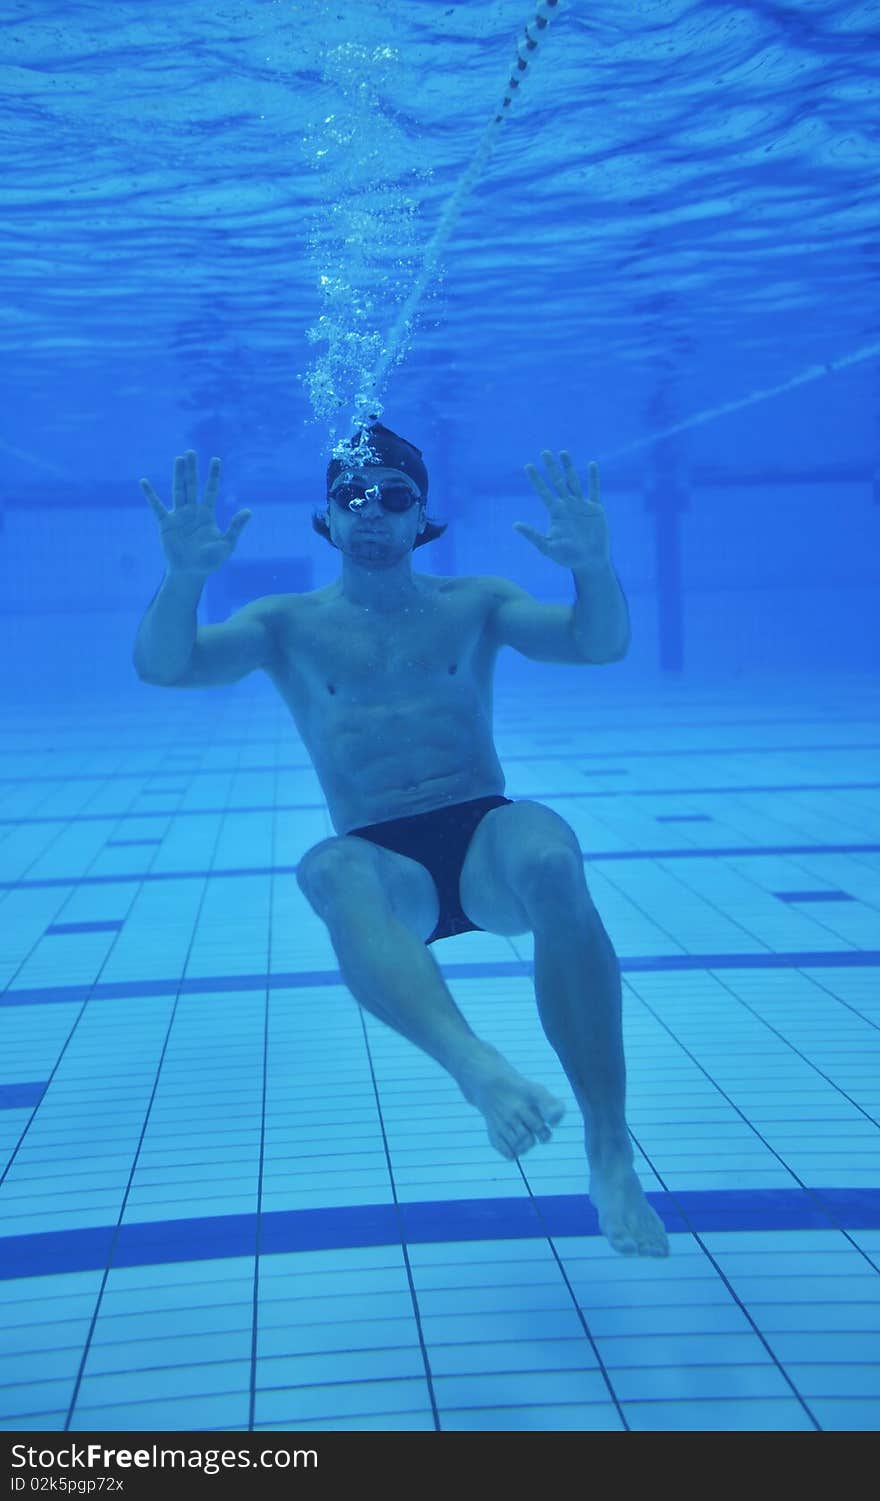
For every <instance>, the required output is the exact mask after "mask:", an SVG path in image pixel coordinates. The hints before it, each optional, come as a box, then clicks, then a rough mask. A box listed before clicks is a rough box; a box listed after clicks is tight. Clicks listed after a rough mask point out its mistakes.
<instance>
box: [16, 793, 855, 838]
mask: <svg viewBox="0 0 880 1501" xmlns="http://www.w3.org/2000/svg"><path fill="white" fill-rule="evenodd" d="M878 789H880V782H773V783H762V784H760V785H759V786H746V785H743V786H737V787H626V788H617V787H607V788H603V789H602V790H601V791H599V792H592V791H589V790H588V789H587V788H583V789H578V790H577V791H576V792H559V791H553V792H530V793H529V797H530V798H531V799H533V800H534V801H536V802H549V801H551V800H553V799H555V800H557V801H558V800H559V799H561V798H573V797H576V798H586V797H592V798H603V797H730V796H738V795H739V794H740V793H750V792H778V793H785V792H876V791H877V790H878ZM524 795H525V794H523V796H524ZM324 808H325V804H324V803H322V802H310V803H240V804H234V805H233V806H231V807H229V808H175V809H174V817H175V818H220V817H223V818H227V817H229V816H230V815H232V814H242V815H243V814H247V813H320V812H322V811H323V810H324ZM167 817H168V814H167V813H163V812H161V811H160V810H159V809H156V808H150V809H146V808H139V809H138V810H137V812H132V811H131V810H130V809H128V808H126V809H120V810H119V812H117V813H68V814H65V813H56V814H54V815H52V814H39V815H34V816H33V817H30V818H0V827H3V828H8V827H12V828H17V827H19V826H20V825H25V824H44V823H61V824H69V823H118V821H119V820H120V819H121V818H124V819H129V818H132V819H134V818H138V819H144V818H167Z"/></svg>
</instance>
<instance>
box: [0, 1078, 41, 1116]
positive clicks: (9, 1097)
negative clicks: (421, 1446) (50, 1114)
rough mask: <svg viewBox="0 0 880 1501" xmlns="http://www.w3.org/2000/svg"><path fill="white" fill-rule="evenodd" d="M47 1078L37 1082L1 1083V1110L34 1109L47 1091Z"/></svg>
mask: <svg viewBox="0 0 880 1501" xmlns="http://www.w3.org/2000/svg"><path fill="white" fill-rule="evenodd" d="M46 1083H47V1081H46V1080H45V1079H40V1080H38V1081H37V1082H36V1083H25V1084H0V1110H33V1108H34V1106H35V1105H39V1103H40V1101H41V1099H42V1098H43V1095H44V1094H45V1091H46Z"/></svg>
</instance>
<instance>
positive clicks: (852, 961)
mask: <svg viewBox="0 0 880 1501" xmlns="http://www.w3.org/2000/svg"><path fill="white" fill-rule="evenodd" d="M877 967H880V949H837V950H820V951H819V952H818V953H815V954H808V953H801V954H770V953H767V954H658V955H657V956H656V957H652V956H650V955H633V956H631V957H630V958H623V959H621V960H620V968H621V970H622V971H623V973H624V974H658V973H662V972H663V971H670V970H715V969H875V968H877ZM440 968H441V970H442V972H443V975H444V976H445V977H446V978H447V979H449V980H486V979H510V978H517V977H520V976H526V977H530V976H531V975H532V974H533V972H534V966H533V964H532V962H531V960H528V959H507V960H503V961H501V962H496V963H493V964H485V963H483V964H480V963H477V962H472V963H470V964H467V963H459V964H441V966H440ZM342 983H343V982H342V977H341V975H340V973H339V971H338V970H335V969H315V970H299V971H296V970H291V971H289V972H287V973H280V974H274V975H267V974H265V973H263V974H258V973H255V974H250V975H196V976H193V977H192V978H188V979H173V978H170V977H168V976H165V977H159V976H153V977H152V978H151V977H150V976H145V977H144V978H142V979H138V980H112V981H105V982H98V983H96V984H94V985H49V986H40V987H38V988H30V987H27V988H25V987H22V988H21V989H19V990H16V989H15V988H14V987H10V988H9V989H8V990H5V991H4V992H3V993H2V994H0V1006H52V1005H64V1004H70V1005H81V1004H82V1002H83V1001H88V1000H93V1001H116V1000H125V999H127V998H133V997H138V996H160V995H206V994H211V993H213V992H220V993H226V994H229V993H231V992H234V991H238V990H253V991H258V992H260V993H262V992H264V991H266V990H269V991H272V990H304V989H309V988H318V987H321V986H325V985H342Z"/></svg>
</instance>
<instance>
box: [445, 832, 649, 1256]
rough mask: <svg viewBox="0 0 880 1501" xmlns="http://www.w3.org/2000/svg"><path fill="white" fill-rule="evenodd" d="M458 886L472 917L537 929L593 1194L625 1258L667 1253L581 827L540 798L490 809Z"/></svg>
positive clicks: (549, 1030) (539, 989) (550, 1031)
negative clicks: (647, 1179)
mask: <svg viewBox="0 0 880 1501" xmlns="http://www.w3.org/2000/svg"><path fill="white" fill-rule="evenodd" d="M490 819H491V820H492V824H491V825H490ZM484 831H485V832H484ZM481 834H483V838H482V840H480V843H478V842H477V841H478V840H479V839H480V835H481ZM472 857H473V858H472ZM461 889H462V902H463V905H464V907H465V911H466V912H467V913H468V915H469V916H470V918H471V921H473V922H478V923H479V924H480V925H481V926H482V927H487V928H490V929H492V928H494V930H495V931H502V932H505V931H507V932H509V931H511V927H510V924H511V923H512V922H513V921H515V917H516V909H517V908H518V909H519V913H520V914H521V917H520V921H521V923H522V924H523V927H527V928H531V930H532V932H533V933H534V938H535V995H536V999H537V1002H538V1010H539V1014H540V1017H541V1023H542V1026H543V1028H544V1031H545V1033H546V1035H547V1038H548V1041H549V1042H550V1043H551V1045H552V1047H553V1048H554V1050H555V1052H556V1053H557V1055H558V1057H559V1060H560V1062H561V1063H562V1066H563V1068H564V1069H565V1072H566V1074H567V1076H568V1079H569V1081H570V1083H571V1086H572V1089H573V1090H574V1094H575V1098H576V1099H577V1102H578V1104H579V1106H580V1108H581V1111H582V1114H583V1117H584V1128H585V1141H586V1147H587V1156H588V1159H589V1164H590V1197H591V1199H592V1200H593V1203H594V1204H595V1206H596V1209H597V1211H598V1214H599V1220H600V1224H601V1227H602V1230H603V1233H604V1234H605V1235H607V1237H608V1239H609V1241H610V1242H611V1244H612V1245H613V1246H614V1248H615V1250H618V1251H620V1252H622V1253H623V1254H624V1255H648V1256H663V1255H666V1254H668V1249H669V1246H668V1241H667V1238H666V1233H665V1231H664V1229H663V1226H662V1224H661V1222H660V1220H659V1219H658V1217H657V1215H656V1214H655V1213H654V1211H653V1209H652V1208H651V1206H650V1205H649V1204H648V1202H647V1200H646V1199H645V1196H644V1193H643V1191H642V1187H641V1185H640V1183H639V1181H638V1178H637V1176H636V1173H635V1171H634V1169H633V1165H632V1162H633V1154H632V1145H631V1141H630V1136H629V1130H628V1128H627V1124H626V1113H625V1097H626V1069H625V1064H624V1054H623V1033H622V1020H621V986H620V966H619V964H618V961H617V956H616V954H615V952H614V949H613V947H612V944H611V940H610V938H609V937H608V934H607V933H606V932H605V928H604V926H603V924H602V920H601V918H600V916H599V913H598V912H597V911H596V908H595V906H594V905H593V902H592V899H591V897H590V894H589V891H588V889H587V883H586V880H585V879H584V870H583V857H582V855H581V851H580V848H579V846H578V843H577V839H576V837H575V835H574V833H573V831H572V830H571V829H570V828H569V827H568V825H567V824H566V823H565V822H564V820H562V819H560V818H558V817H557V815H556V814H555V813H553V812H552V811H551V810H550V809H548V808H543V807H541V805H540V804H536V803H513V804H511V805H509V806H508V807H504V808H498V809H496V810H494V812H492V813H489V814H487V816H486V818H485V819H484V821H483V824H481V825H480V828H479V829H478V830H477V833H476V835H475V836H474V840H473V843H472V846H471V849H470V850H469V852H468V860H467V862H466V865H465V869H464V871H463V873H462V883H461ZM493 917H494V919H495V922H493ZM499 920H500V924H501V926H500V927H496V926H495V923H497V922H499ZM523 927H520V931H522V930H523Z"/></svg>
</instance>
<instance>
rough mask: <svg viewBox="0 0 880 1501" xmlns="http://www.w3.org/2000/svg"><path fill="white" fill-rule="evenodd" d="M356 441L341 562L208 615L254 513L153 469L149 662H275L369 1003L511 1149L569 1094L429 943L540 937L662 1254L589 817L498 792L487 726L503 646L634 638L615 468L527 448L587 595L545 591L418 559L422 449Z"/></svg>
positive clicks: (607, 1186) (562, 558)
mask: <svg viewBox="0 0 880 1501" xmlns="http://www.w3.org/2000/svg"><path fill="white" fill-rule="evenodd" d="M352 443H353V445H354V446H353V447H352V449H351V450H350V452H349V456H348V457H347V458H346V460H345V462H344V463H343V461H342V460H340V459H338V458H337V459H333V460H332V461H331V463H330V464H329V467H328V469H327V499H326V508H325V510H324V511H323V512H322V513H316V515H315V517H314V518H313V525H314V527H315V530H317V531H319V532H320V533H321V535H323V536H324V537H326V538H327V540H328V541H329V542H331V543H332V545H333V546H334V547H335V548H337V549H338V551H339V554H340V559H341V571H340V574H339V577H338V578H337V579H336V581H335V582H334V583H331V584H329V585H327V586H326V587H325V588H322V589H316V590H313V591H311V592H309V593H305V594H277V595H271V596H268V597H266V598H264V599H258V600H255V601H254V602H253V603H252V604H249V605H246V606H245V607H244V609H241V610H238V611H237V612H236V613H235V614H234V615H232V616H231V617H230V619H229V620H227V621H225V622H224V623H223V624H222V625H209V626H198V625H197V620H196V607H197V604H198V601H199V597H200V595H201V592H202V588H203V586H204V583H205V580H206V578H207V577H208V576H209V575H210V574H211V573H213V572H215V571H216V569H218V568H219V567H221V566H222V564H223V563H224V562H225V561H226V560H227V558H229V556H230V555H231V554H232V552H233V550H234V548H235V546H236V543H237V541H238V538H239V536H240V534H241V531H242V528H243V527H244V526H245V525H246V523H247V521H248V520H249V518H250V514H251V513H250V512H249V511H240V512H238V513H237V515H236V516H234V517H233V519H232V521H231V523H230V525H229V527H228V528H227V530H226V531H225V532H221V531H220V530H219V528H218V526H217V524H216V520H215V514H214V508H215V504H216V500H217V491H218V487H219V481H220V460H219V459H216V458H215V459H212V460H211V464H210V470H209V475H208V481H207V486H206V490H205V496H204V500H203V502H201V503H200V502H199V500H198V483H197V465H196V455H195V453H194V452H192V451H191V450H190V451H188V452H187V453H186V454H185V455H183V456H181V457H178V458H177V459H176V461H175V466H174V482H173V508H172V509H171V510H170V511H169V510H166V508H165V506H164V505H163V503H162V501H161V500H160V499H159V497H158V496H157V494H156V492H155V491H154V490H153V489H152V487H151V485H150V484H149V483H148V481H147V480H142V481H141V485H142V488H143V490H144V493H145V495H146V497H147V500H148V502H149V504H150V506H151V508H152V510H153V512H154V514H155V516H156V519H157V521H158V523H159V527H160V532H161V539H162V545H163V548H164V552H165V558H166V563H167V571H166V575H165V579H164V582H163V583H162V586H161V588H160V589H159V591H158V593H157V595H156V597H155V598H154V600H153V601H152V603H151V604H150V606H149V608H148V610H147V612H146V614H145V616H144V618H143V620H142V622H141V625H140V628H139V631H138V635H137V640H136V643H135V649H134V665H135V669H136V671H137V673H138V675H139V677H140V678H141V679H142V680H143V681H144V682H147V683H153V684H158V685H162V686H168V687H171V686H174V687H179V688H189V687H206V686H214V685H220V684H224V683H234V682H236V681H238V679H240V678H242V677H244V676H245V675H246V674H247V673H249V672H252V671H254V670H255V669H256V668H262V669H263V671H265V672H266V673H268V675H269V677H270V678H271V679H272V681H273V682H274V684H275V686H276V688H277V689H278V691H279V693H280V694H281V696H282V698H283V699H284V701H285V703H286V704H287V706H288V708H289V709H290V712H291V715H292V717H293V720H294V723H295V724H296V727H297V729H298V731H299V734H300V736H301V737H302V740H303V743H304V744H305V746H306V749H307V750H308V753H309V755H310V757H311V759H312V763H313V765H314V768H315V771H316V773H317V776H318V779H319V781H320V784H321V787H322V789H323V792H324V795H325V797H326V799H327V805H328V809H329V812H330V817H331V819H332V823H333V827H334V828H335V829H336V831H337V832H336V835H335V837H333V838H330V839H323V840H321V841H320V842H319V843H318V844H316V845H315V846H314V848H312V849H310V850H309V851H308V852H307V853H306V854H305V856H304V857H303V859H302V860H301V862H300V864H299V867H298V870H297V879H298V881H299V885H300V887H301V889H302V891H303V892H304V894H305V896H306V897H307V899H308V901H309V902H310V903H311V905H312V907H313V908H314V910H315V911H316V912H317V913H318V915H319V916H320V917H321V919H322V920H323V922H324V923H325V924H326V926H327V929H328V931H329V934H330V939H331V942H332V944H333V948H334V950H335V953H336V956H337V959H338V961H339V966H340V970H341V973H342V976H343V979H344V980H345V982H346V984H347V985H348V987H349V989H350V990H351V992H352V994H353V995H354V996H355V998H356V1000H357V1001H358V1002H359V1003H360V1005H361V1006H363V1007H364V1008H365V1009H366V1010H367V1011H369V1012H371V1013H372V1014H373V1015H374V1016H377V1017H379V1018H380V1019H381V1020H382V1021H384V1022H386V1023H387V1024H388V1025H389V1026H390V1027H393V1028H394V1029H395V1030H396V1031H398V1032H400V1033H402V1034H403V1036H404V1037H407V1038H409V1040H410V1041H411V1042H413V1043H415V1044H416V1046H417V1047H419V1048H422V1049H423V1050H424V1051H425V1052H426V1053H428V1054H429V1055H430V1056H431V1057H432V1058H434V1059H436V1061H437V1062H438V1063H440V1064H441V1065H442V1066H443V1067H444V1068H445V1069H447V1070H448V1072H449V1073H450V1074H451V1075H452V1077H453V1078H454V1079H455V1080H456V1082H457V1083H458V1085H459V1087H460V1089H461V1091H462V1093H463V1095H464V1097H465V1099H466V1100H468V1101H469V1102H470V1103H471V1104H472V1105H474V1106H476V1108H477V1109H479V1110H481V1111H482V1113H483V1115H484V1117H485V1119H486V1124H487V1126H488V1130H489V1137H490V1139H491V1141H492V1143H493V1145H494V1146H495V1147H496V1148H497V1149H498V1151H499V1152H501V1154H502V1155H503V1156H504V1157H507V1158H510V1159H512V1158H516V1157H519V1156H521V1155H522V1153H524V1152H526V1151H528V1150H529V1148H530V1147H533V1146H534V1145H535V1143H536V1142H546V1141H549V1139H550V1136H551V1131H552V1127H553V1126H554V1125H556V1124H557V1123H558V1121H559V1120H560V1119H561V1117H562V1114H563V1106H562V1104H561V1102H560V1101H558V1100H556V1099H554V1098H553V1096H552V1095H551V1094H550V1093H549V1092H548V1091H547V1090H546V1089H544V1088H542V1087H541V1086H540V1085H537V1084H533V1083H530V1082H529V1081H528V1080H526V1079H524V1078H523V1077H522V1076H521V1075H520V1074H519V1073H517V1072H516V1070H515V1069H513V1068H512V1067H511V1065H510V1064H509V1063H508V1062H507V1061H506V1060H505V1059H504V1058H503V1057H502V1056H501V1054H500V1053H499V1052H498V1051H497V1050H496V1049H495V1048H493V1047H491V1046H489V1044H487V1043H485V1042H483V1041H482V1040H481V1039H480V1038H478V1037H477V1036H476V1035H475V1034H474V1033H473V1032H472V1031H471V1029H470V1027H469V1026H468V1024H467V1022H466V1021H465V1019H464V1017H463V1016H462V1014H461V1012H460V1011H459V1010H458V1007H457V1006H456V1004H455V1001H454V1000H453V998H452V995H451V994H450V992H449V990H448V989H447V987H446V985H445V983H444V981H443V978H442V975H441V973H440V970H439V968H438V966H437V964H436V963H435V961H434V958H433V956H432V955H431V954H430V953H429V951H428V947H427V945H428V944H432V943H435V942H437V941H438V940H439V939H441V938H444V937H448V936H450V935H451V934H455V933H463V932H467V931H469V930H474V929H485V930H486V931H488V932H492V933H499V934H520V933H525V932H529V931H531V932H532V933H533V934H534V947H535V961H534V976H535V994H536V999H537V1003H538V1010H539V1014H540V1018H541V1023H542V1025H543V1028H544V1031H545V1033H546V1035H547V1038H548V1040H549V1041H550V1043H551V1045H552V1047H553V1048H554V1049H555V1051H556V1053H557V1054H558V1056H559V1059H560V1061H561V1063H562V1065H563V1068H564V1069H565V1072H566V1074H567V1076H568V1079H569V1080H570V1082H571V1086H572V1089H573V1090H574V1093H575V1097H576V1099H577V1102H578V1105H579V1107H580V1109H581V1111H582V1113H583V1117H584V1124H585V1140H586V1149H587V1157H588V1161H589V1167H590V1185H589V1192H590V1197H591V1199H592V1200H593V1203H594V1205H595V1207H596V1210H597V1213H598V1216H599V1223H600V1226H601V1229H602V1232H603V1234H604V1235H606V1236H607V1238H608V1240H609V1242H610V1244H611V1245H612V1246H613V1247H614V1249H615V1250H617V1251H619V1252H621V1253H622V1254H624V1255H630V1256H632V1255H642V1256H666V1255H668V1251H669V1245H668V1241H667V1237H666V1233H665V1231H664V1229H663V1226H662V1224H661V1222H660V1220H659V1218H658V1217H657V1215H656V1214H655V1213H654V1210H653V1209H652V1208H651V1206H650V1205H649V1204H648V1202H647V1200H646V1198H645V1195H644V1193H643V1191H642V1187H641V1184H640V1183H639V1180H638V1178H637V1176H636V1174H635V1171H634V1169H633V1165H632V1164H633V1155H632V1146H631V1143H630V1136H629V1131H628V1129H627V1124H626V1119H625V1079H626V1075H625V1065H624V1055H623V1038H622V1029H621V987H620V970H619V965H618V961H617V957H616V954H615V952H614V949H613V947H612V945H611V941H610V939H609V938H608V935H607V934H606V932H605V929H604V927H603V925H602V921H601V919H600V917H599V914H598V912H597V911H596V908H595V906H594V905H593V902H592V899H591V897H590V893H589V891H588V888H587V883H586V880H585V877H584V862H583V855H582V852H581V849H580V846H579V844H578V840H577V837H576V835H575V833H574V831H573V830H572V829H571V828H570V827H569V825H568V824H567V823H566V822H565V820H564V819H563V818H561V817H560V816H559V814H557V813H555V812H553V811H552V810H551V809H550V808H546V807H544V806H543V805H542V804H540V803H536V802H532V801H529V800H528V799H521V800H517V801H511V800H510V799H509V798H506V797H505V796H504V795H503V789H504V774H503V772H502V769H501V765H500V762H499V760H498V756H497V753H496V750H495V746H494V743H493V739H492V724H491V703H492V680H493V673H494V666H495V661H496V658H497V655H498V652H499V650H500V648H501V647H502V646H512V647H513V648H514V649H515V650H516V651H518V652H521V653H522V655H523V656H526V657H530V658H532V659H534V660H537V661H541V662H567V663H572V664H581V665H586V664H587V663H605V662H615V661H619V660H620V659H621V658H622V657H623V656H624V655H625V654H626V651H627V649H628V646H629V635H630V628H629V614H628V610H627V605H626V600H625V598H624V595H623V592H622V590H621V588H620V584H619V583H618V580H617V576H616V574H615V572H614V568H613V566H612V563H611V556H610V551H609V538H608V525H607V520H606V516H605V511H604V509H603V507H602V505H601V503H600V500H599V480H598V471H597V469H596V466H595V465H591V466H590V474H589V487H588V488H589V493H588V495H586V496H585V495H584V493H583V490H582V488H581V484H580V481H579V479H578V475H577V473H576V471H575V468H574V465H573V464H572V461H571V458H570V456H569V455H568V454H567V453H562V454H561V455H560V458H559V461H557V460H556V458H555V457H554V455H553V454H552V453H550V452H546V451H545V452H544V453H543V454H542V458H543V460H544V463H545V465H546V469H547V476H548V477H549V479H548V478H547V477H545V476H544V475H543V474H542V473H541V472H539V470H538V469H536V468H535V467H534V466H532V465H529V466H527V469H526V473H527V474H528V476H529V478H530V479H531V481H532V484H533V485H534V487H535V489H536V490H537V493H538V495H539V496H540V497H541V499H542V500H543V501H544V503H545V505H546V507H547V510H548V513H549V530H548V533H547V535H546V536H542V535H541V533H539V532H537V531H535V530H534V529H533V528H531V527H528V526H526V525H524V524H523V523H520V522H518V523H516V527H517V530H518V531H520V532H521V533H522V534H523V535H524V536H525V537H526V538H528V540H530V541H531V542H532V543H534V545H535V546H536V547H537V548H538V549H539V550H540V551H541V552H542V553H543V554H544V556H545V557H548V558H550V559H551V560H552V561H553V562H555V563H558V564H559V565H560V566H561V567H564V568H569V569H570V570H571V571H572V573H573V575H574V583H575V595H576V599H575V603H574V605H573V606H571V607H568V606H563V605H547V604H542V603H540V602H539V601H537V600H536V599H534V598H533V597H532V596H531V595H530V594H528V593H527V592H526V591H525V590H523V589H521V588H519V587H518V585H516V584H513V583H510V582H508V581H507V580H506V579H502V578H495V577H480V578H442V577H437V576H434V575H430V574H423V573H414V572H413V568H412V553H413V549H414V548H415V547H419V546H423V545H424V544H425V543H427V542H429V541H431V540H433V538H434V537H436V536H439V535H440V533H441V532H442V531H443V530H445V528H444V527H442V526H438V525H437V524H436V523H434V522H432V521H429V520H428V518H427V509H426V508H427V494H428V473H427V470H426V467H425V465H424V463H423V461H422V456H421V453H420V451H419V450H418V449H417V448H415V447H414V446H413V445H412V444H411V443H408V442H406V441H405V440H404V439H403V438H400V437H398V436H397V435H396V434H395V433H392V432H391V431H390V430H389V429H388V428H386V427H383V426H381V425H380V424H376V425H372V426H370V427H369V428H368V429H362V430H361V431H360V432H359V433H358V434H357V435H356V436H355V438H354V439H353V440H352Z"/></svg>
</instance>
